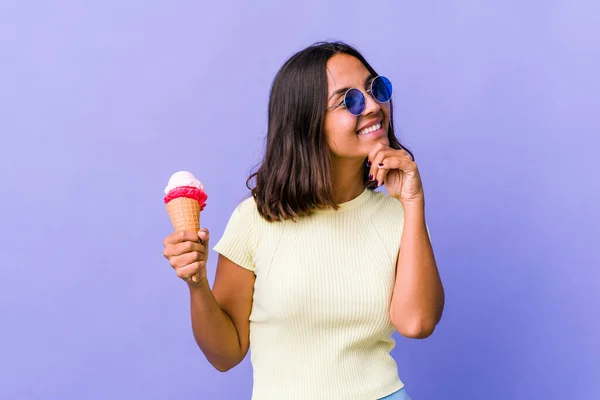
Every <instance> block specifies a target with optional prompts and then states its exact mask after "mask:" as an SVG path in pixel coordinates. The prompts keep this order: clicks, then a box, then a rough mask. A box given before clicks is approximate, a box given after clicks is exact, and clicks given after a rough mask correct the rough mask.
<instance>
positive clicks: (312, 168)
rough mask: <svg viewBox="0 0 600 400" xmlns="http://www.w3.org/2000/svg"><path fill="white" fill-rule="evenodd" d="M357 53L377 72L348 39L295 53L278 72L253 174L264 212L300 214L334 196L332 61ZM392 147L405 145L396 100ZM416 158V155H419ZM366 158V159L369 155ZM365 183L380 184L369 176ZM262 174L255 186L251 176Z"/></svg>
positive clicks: (272, 216)
mask: <svg viewBox="0 0 600 400" xmlns="http://www.w3.org/2000/svg"><path fill="white" fill-rule="evenodd" d="M338 53H344V54H348V55H351V56H353V57H356V58H357V59H358V60H359V61H361V62H362V63H363V64H364V66H365V67H366V68H367V69H368V70H369V72H370V73H371V75H372V76H377V73H376V72H375V70H374V69H373V67H371V66H370V65H369V63H368V62H367V60H365V58H364V57H363V56H362V55H361V54H360V53H359V52H358V51H357V50H356V49H354V48H353V47H351V46H349V45H348V44H346V43H343V42H318V43H315V44H313V45H311V46H309V47H307V48H305V49H304V50H301V51H299V52H298V53H296V54H294V55H293V56H292V57H291V58H289V59H288V60H287V61H286V62H285V63H284V64H283V66H282V67H281V69H280V70H279V71H278V72H277V75H276V76H275V79H274V80H273V84H272V86H271V94H270V97H269V118H268V121H269V123H268V132H267V147H266V152H265V155H264V158H263V160H262V162H261V163H260V167H259V169H258V170H257V171H256V172H254V173H253V174H251V175H250V177H248V179H247V181H246V185H247V187H248V189H250V190H251V191H252V196H254V198H255V200H256V203H257V206H258V212H259V213H260V215H261V216H262V217H263V218H264V219H266V220H267V221H282V220H285V219H295V217H297V216H304V215H309V214H310V213H311V211H313V210H315V209H322V208H328V207H332V208H334V209H337V204H336V203H335V201H334V193H333V182H332V174H331V160H330V157H331V155H330V149H329V146H328V144H327V140H326V138H325V135H324V134H323V126H324V120H325V112H326V108H327V71H326V67H327V61H328V60H329V59H330V58H331V57H332V56H333V55H335V54H338ZM388 139H389V142H390V147H392V148H393V149H401V148H404V149H405V150H406V151H407V152H408V153H409V154H410V155H411V157H413V154H412V153H411V152H410V151H409V150H408V149H406V148H405V147H404V146H402V145H401V144H400V142H399V141H398V139H397V138H396V136H395V134H394V125H393V112H392V103H391V100H390V126H389V130H388ZM413 160H414V157H413ZM365 161H366V159H365ZM368 171H369V169H368V168H367V167H366V165H365V169H364V174H363V181H364V184H365V187H367V188H369V189H371V190H373V189H375V182H369V181H368V176H367V175H368V173H369V172H368ZM253 178H256V182H255V185H254V187H252V186H251V185H250V181H251V180H252V179H253Z"/></svg>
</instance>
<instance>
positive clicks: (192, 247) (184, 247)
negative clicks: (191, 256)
mask: <svg viewBox="0 0 600 400" xmlns="http://www.w3.org/2000/svg"><path fill="white" fill-rule="evenodd" d="M205 248H206V246H205V245H203V244H201V243H198V242H182V243H176V244H170V245H167V246H166V247H165V250H164V251H163V255H164V256H165V258H171V257H177V256H180V255H182V254H186V253H191V252H200V253H205V252H206V250H205Z"/></svg>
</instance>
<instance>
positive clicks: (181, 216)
mask: <svg viewBox="0 0 600 400" xmlns="http://www.w3.org/2000/svg"><path fill="white" fill-rule="evenodd" d="M167 212H168V213H169V218H170V219H171V223H172V224H173V228H174V229H175V230H176V231H189V232H194V233H198V231H199V230H200V204H199V203H198V201H197V200H194V199H188V198H187V197H179V198H176V199H173V200H171V201H169V202H168V203H167Z"/></svg>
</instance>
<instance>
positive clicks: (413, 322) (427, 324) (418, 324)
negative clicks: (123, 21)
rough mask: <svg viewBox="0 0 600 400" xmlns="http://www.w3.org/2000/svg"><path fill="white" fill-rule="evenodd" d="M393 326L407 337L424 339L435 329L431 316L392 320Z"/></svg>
mask: <svg viewBox="0 0 600 400" xmlns="http://www.w3.org/2000/svg"><path fill="white" fill-rule="evenodd" d="M392 324H393V325H394V328H396V330H397V331H398V333H400V334H401V335H402V336H404V337H406V338H409V339H426V338H428V337H429V336H431V335H432V334H433V332H434V331H435V327H436V323H435V321H434V320H433V319H431V318H422V317H415V318H411V319H408V320H403V321H398V322H394V321H392Z"/></svg>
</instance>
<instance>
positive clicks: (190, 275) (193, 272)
mask: <svg viewBox="0 0 600 400" xmlns="http://www.w3.org/2000/svg"><path fill="white" fill-rule="evenodd" d="M205 268H206V267H205V264H204V263H201V262H194V263H191V264H188V265H186V266H184V267H181V268H177V269H176V270H175V272H176V274H177V276H178V277H179V278H181V279H183V280H184V281H188V282H189V281H192V282H194V283H198V282H199V279H201V277H202V276H204V275H205V271H204V269H205Z"/></svg>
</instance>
